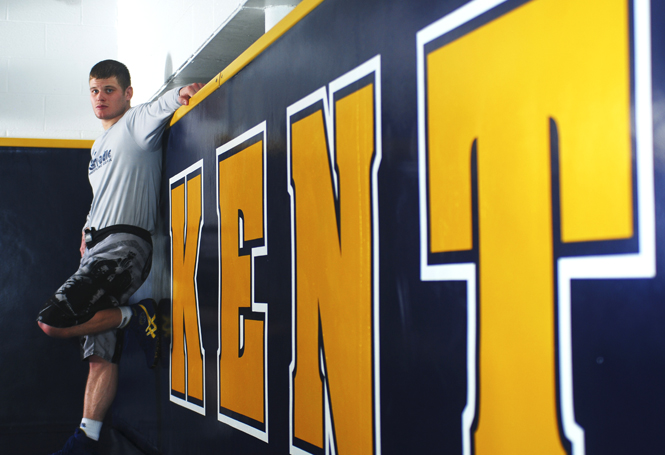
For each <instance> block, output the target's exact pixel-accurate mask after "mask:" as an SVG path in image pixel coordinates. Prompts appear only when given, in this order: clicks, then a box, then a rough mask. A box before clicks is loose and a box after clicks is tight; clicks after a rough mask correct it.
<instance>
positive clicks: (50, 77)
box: [0, 0, 245, 139]
mask: <svg viewBox="0 0 665 455" xmlns="http://www.w3.org/2000/svg"><path fill="white" fill-rule="evenodd" d="M244 2H245V0H0V137H36V138H71V139H79V138H82V139H94V138H95V137H97V136H98V135H99V134H100V133H101V131H102V128H101V124H100V123H99V121H98V120H97V119H96V118H95V117H94V115H93V114H92V110H91V108H90V104H89V101H88V79H87V75H88V72H89V70H90V68H91V67H92V65H94V64H95V63H97V62H98V61H100V60H104V59H107V58H113V59H118V60H120V61H122V62H124V63H125V64H127V66H128V67H129V70H130V72H131V74H132V85H133V86H134V100H133V104H135V105H136V104H138V103H140V102H143V101H145V100H147V99H150V98H151V97H152V96H153V95H154V94H155V93H156V92H157V91H158V90H159V88H160V87H161V86H162V84H163V83H164V82H165V81H166V79H168V77H169V76H170V75H171V74H172V73H173V72H174V71H175V70H177V69H178V68H179V67H180V66H181V65H183V64H184V63H185V62H186V61H187V60H188V59H189V58H190V57H191V56H192V55H193V54H195V53H196V51H197V50H198V49H199V48H200V47H201V45H203V44H204V43H205V42H207V41H208V39H209V38H210V37H211V36H212V35H213V34H214V33H215V32H216V31H217V30H218V29H219V27H220V26H221V25H222V24H224V23H226V22H227V21H228V19H229V18H230V17H231V16H232V15H233V14H235V12H236V11H237V10H238V9H239V8H240V6H241V5H242V4H244ZM221 69H222V68H220V71H221ZM203 82H207V81H203Z"/></svg>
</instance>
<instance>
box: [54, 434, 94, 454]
mask: <svg viewBox="0 0 665 455" xmlns="http://www.w3.org/2000/svg"><path fill="white" fill-rule="evenodd" d="M98 445H99V443H98V442H97V441H95V440H94V439H90V438H89V437H87V436H86V435H85V432H84V431H83V430H81V429H80V428H77V429H76V431H75V432H74V435H73V436H71V437H70V438H69V439H68V440H67V442H66V443H65V446H64V447H63V448H62V450H58V451H57V452H55V453H53V454H52V455H97V446H98Z"/></svg>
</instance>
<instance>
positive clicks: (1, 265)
mask: <svg viewBox="0 0 665 455" xmlns="http://www.w3.org/2000/svg"><path fill="white" fill-rule="evenodd" d="M89 158H90V155H89V151H87V150H81V149H49V148H28V147H20V148H18V147H0V252H1V253H0V254H1V258H2V260H0V340H1V341H0V444H1V445H2V449H0V451H2V452H3V453H7V454H10V453H40V452H43V453H50V451H53V450H54V448H56V447H58V446H60V445H61V444H63V442H64V441H65V440H66V438H67V437H68V436H69V435H70V434H71V433H72V432H73V430H74V429H75V428H76V426H78V423H79V422H80V419H81V410H82V407H83V388H84V386H85V378H86V371H87V369H86V366H85V365H84V364H83V363H82V362H81V361H80V360H79V348H78V341H77V340H55V339H50V338H49V337H47V336H46V335H44V333H43V332H42V331H41V330H40V329H39V327H38V326H37V323H36V322H35V320H36V317H37V313H38V311H39V310H40V308H41V307H42V305H43V304H44V302H45V301H46V299H48V298H49V297H50V296H51V294H52V293H53V292H54V291H55V290H56V289H57V288H58V287H59V286H60V285H61V284H62V283H63V282H64V281H65V280H66V279H67V278H68V277H69V275H71V274H72V273H73V272H74V271H75V270H76V268H77V267H78V261H79V259H80V253H79V251H78V249H79V245H80V242H81V234H80V233H81V228H82V227H83V224H84V223H85V217H86V214H87V212H88V209H89V208H90V200H91V191H90V186H89V184H88V182H87V171H86V170H87V164H88V161H89ZM31 450H34V451H35V452H30V451H31Z"/></svg>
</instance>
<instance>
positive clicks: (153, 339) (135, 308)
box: [127, 299, 161, 368]
mask: <svg viewBox="0 0 665 455" xmlns="http://www.w3.org/2000/svg"><path fill="white" fill-rule="evenodd" d="M131 308H132V313H133V314H132V319H131V320H130V321H129V324H128V325H127V328H128V329H129V330H131V331H132V332H134V336H135V337H136V338H137V339H138V341H139V345H140V346H141V348H142V349H143V352H144V354H145V360H146V363H147V364H148V368H155V367H156V366H157V362H158V361H159V354H160V348H161V330H160V329H159V324H158V321H157V304H156V303H155V301H154V300H152V299H145V300H141V301H140V302H139V303H137V304H135V305H132V306H131Z"/></svg>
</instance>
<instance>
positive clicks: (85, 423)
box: [81, 417, 103, 441]
mask: <svg viewBox="0 0 665 455" xmlns="http://www.w3.org/2000/svg"><path fill="white" fill-rule="evenodd" d="M102 423H103V422H100V421H98V420H90V419H86V418H85V417H84V418H83V419H81V430H83V431H84V432H85V435H86V436H87V437H89V438H90V439H93V440H95V441H99V433H100V431H102Z"/></svg>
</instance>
